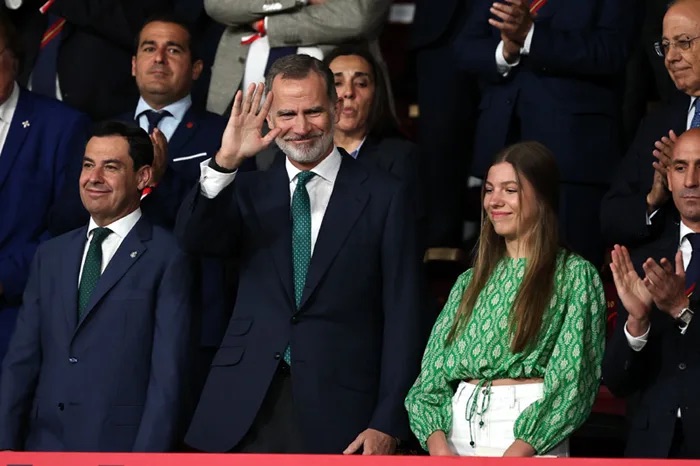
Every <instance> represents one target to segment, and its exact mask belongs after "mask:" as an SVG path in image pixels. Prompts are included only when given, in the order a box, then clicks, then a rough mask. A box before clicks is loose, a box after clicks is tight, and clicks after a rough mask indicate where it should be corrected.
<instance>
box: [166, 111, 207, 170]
mask: <svg viewBox="0 0 700 466" xmlns="http://www.w3.org/2000/svg"><path fill="white" fill-rule="evenodd" d="M199 121H200V119H199V118H198V116H197V112H196V111H195V110H193V109H192V107H190V108H189V109H188V110H187V112H185V115H184V116H183V118H182V121H180V124H179V125H177V128H175V132H174V133H173V136H172V137H171V138H170V141H168V154H169V157H168V158H169V159H170V160H171V161H172V159H173V154H181V153H182V148H183V147H184V146H185V144H187V142H188V141H189V140H190V139H192V137H193V136H194V135H195V133H197V131H198V129H199Z"/></svg>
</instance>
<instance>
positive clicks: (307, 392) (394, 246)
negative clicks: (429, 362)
mask: <svg viewBox="0 0 700 466" xmlns="http://www.w3.org/2000/svg"><path fill="white" fill-rule="evenodd" d="M277 156H278V157H284V155H283V154H281V153H280V154H278V155H277ZM413 222H414V220H413V215H412V209H411V207H410V205H409V202H408V198H407V196H406V194H405V192H404V191H403V189H402V188H401V184H400V182H399V181H398V180H396V179H395V178H394V177H392V176H390V175H388V174H386V173H384V172H383V171H381V170H378V169H372V168H369V167H366V166H364V165H363V164H361V163H359V162H357V161H356V160H353V159H352V158H351V157H349V156H347V155H345V156H343V158H342V162H341V167H340V171H339V173H338V177H337V179H336V181H335V185H334V188H333V193H332V195H331V199H330V203H329V205H328V208H327V210H326V212H325V216H324V218H323V223H322V224H321V229H320V232H319V236H318V240H317V242H316V245H315V247H314V251H313V256H312V258H311V262H310V265H309V270H308V274H307V279H306V286H305V288H304V293H303V296H302V298H301V305H300V308H299V310H296V308H295V302H294V295H293V293H294V291H293V289H294V286H293V277H292V244H291V243H292V241H291V220H290V194H289V178H288V175H287V171H286V169H285V165H284V163H276V164H273V166H272V167H271V168H270V169H269V170H267V171H264V172H250V173H240V174H238V175H237V177H236V180H235V181H234V182H233V183H232V184H231V185H230V186H228V187H227V188H226V189H225V190H224V191H222V192H221V193H220V194H219V195H218V196H217V197H216V198H214V199H207V198H206V197H204V196H203V195H201V194H200V192H199V187H196V188H195V189H194V190H193V191H192V193H191V194H190V196H189V197H188V198H187V199H186V201H185V202H184V203H183V206H182V210H181V211H180V214H179V216H178V223H177V226H176V233H177V234H178V238H179V239H180V240H181V241H182V242H183V243H184V245H185V249H186V250H190V251H196V252H199V253H207V254H219V255H233V254H237V255H239V256H240V261H241V272H240V284H239V288H238V296H237V299H236V305H235V309H234V311H233V317H232V319H231V321H230V322H229V325H228V329H227V330H226V334H225V336H224V339H223V341H222V343H221V347H220V348H219V351H218V352H217V354H216V356H215V357H214V360H213V362H212V367H211V371H210V373H209V377H208V379H207V382H206V385H205V387H204V391H203V393H202V396H201V398H200V401H199V406H198V407H197V410H196V413H195V415H194V419H193V421H192V423H191V425H190V429H189V432H188V434H187V437H186V439H185V441H186V442H187V443H188V444H189V445H191V446H193V447H194V448H197V449H199V450H204V451H212V452H222V451H228V450H230V449H232V448H234V447H235V446H236V444H238V443H239V441H240V440H241V438H242V437H243V436H244V435H245V434H246V432H247V431H248V429H249V428H250V426H251V425H252V423H253V421H254V419H255V417H256V415H257V413H258V410H259V409H260V406H261V403H262V401H263V399H264V397H265V394H266V392H267V390H268V386H269V385H270V383H271V381H272V378H273V375H274V374H275V370H276V368H277V366H278V364H279V363H280V360H281V355H282V352H283V351H284V349H285V347H286V346H287V344H288V343H289V344H291V348H292V368H293V369H292V386H293V394H294V404H295V407H296V409H297V411H298V413H299V423H300V426H299V428H300V430H301V433H302V437H303V439H304V441H305V443H306V449H307V451H309V452H318V453H323V452H325V453H340V452H342V451H343V449H345V447H347V446H348V445H349V444H350V442H352V441H353V440H354V439H355V437H356V436H357V435H358V434H359V433H360V432H362V431H363V430H365V429H367V428H374V429H377V430H379V431H382V432H385V433H387V434H389V435H392V436H396V437H400V438H408V436H409V428H408V423H407V416H406V412H405V409H404V408H403V399H404V397H405V395H406V393H407V391H408V389H409V388H410V386H411V384H412V383H413V381H414V380H415V377H416V375H417V373H418V369H419V364H420V362H419V360H420V354H421V352H422V350H423V348H424V343H425V342H424V340H423V339H422V338H421V335H422V334H424V333H425V332H422V331H421V328H420V327H421V309H420V304H419V302H420V296H419V283H418V281H419V278H418V275H419V273H418V268H419V266H420V261H419V257H418V254H417V249H416V244H415V234H414V228H412V227H411V226H412V225H413V224H414V223H413Z"/></svg>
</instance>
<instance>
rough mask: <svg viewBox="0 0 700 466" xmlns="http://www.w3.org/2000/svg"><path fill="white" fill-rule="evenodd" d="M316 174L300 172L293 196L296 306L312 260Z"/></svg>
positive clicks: (287, 359) (286, 358) (288, 355)
mask: <svg viewBox="0 0 700 466" xmlns="http://www.w3.org/2000/svg"><path fill="white" fill-rule="evenodd" d="M313 176H314V173H312V172H309V171H303V172H299V175H297V187H296V188H295V189H294V195H293V196H292V263H293V266H294V300H295V302H296V308H297V309H299V305H300V304H301V295H302V293H303V292H304V284H305V283H306V271H307V270H308V269H309V262H310V261H311V201H310V200H309V192H308V191H307V190H306V183H307V182H308V181H309V180H310V179H311V178H312V177H313ZM284 361H285V362H286V363H287V364H291V352H290V348H289V345H287V348H286V349H285V350H284Z"/></svg>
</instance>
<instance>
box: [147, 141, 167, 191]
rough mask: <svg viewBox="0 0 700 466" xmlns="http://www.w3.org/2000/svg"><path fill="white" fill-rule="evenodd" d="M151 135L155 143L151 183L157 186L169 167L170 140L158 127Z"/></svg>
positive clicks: (152, 142)
mask: <svg viewBox="0 0 700 466" xmlns="http://www.w3.org/2000/svg"><path fill="white" fill-rule="evenodd" d="M149 136H150V138H151V144H153V163H152V164H151V167H152V168H153V174H152V176H151V183H150V185H151V186H155V185H157V184H158V182H159V181H160V179H161V178H162V177H163V174H164V173H165V169H166V168H168V140H167V139H165V135H164V134H163V133H162V132H161V131H160V130H159V129H158V128H154V129H153V132H152V133H151V134H150V135H149Z"/></svg>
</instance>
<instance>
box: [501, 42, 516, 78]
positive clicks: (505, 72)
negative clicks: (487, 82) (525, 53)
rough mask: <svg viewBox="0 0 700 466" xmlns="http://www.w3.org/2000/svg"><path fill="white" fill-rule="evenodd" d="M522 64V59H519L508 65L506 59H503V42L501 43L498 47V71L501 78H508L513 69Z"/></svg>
mask: <svg viewBox="0 0 700 466" xmlns="http://www.w3.org/2000/svg"><path fill="white" fill-rule="evenodd" d="M519 64H520V57H518V59H517V60H515V63H508V62H507V61H506V59H505V58H504V57H503V41H500V42H499V43H498V47H496V69H497V70H498V72H499V73H500V75H501V76H503V77H506V76H508V73H510V70H511V69H512V68H513V67H516V66H518V65H519Z"/></svg>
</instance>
